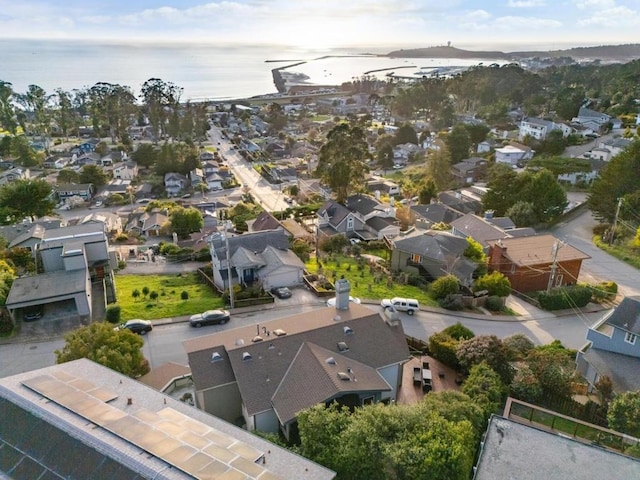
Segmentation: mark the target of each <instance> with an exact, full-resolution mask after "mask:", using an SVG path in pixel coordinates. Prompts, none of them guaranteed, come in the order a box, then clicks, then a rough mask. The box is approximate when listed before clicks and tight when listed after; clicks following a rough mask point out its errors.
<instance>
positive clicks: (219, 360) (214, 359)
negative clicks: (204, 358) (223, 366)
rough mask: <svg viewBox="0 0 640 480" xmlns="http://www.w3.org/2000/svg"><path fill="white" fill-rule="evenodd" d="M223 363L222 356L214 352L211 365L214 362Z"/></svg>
mask: <svg viewBox="0 0 640 480" xmlns="http://www.w3.org/2000/svg"><path fill="white" fill-rule="evenodd" d="M221 361H222V355H220V353H219V352H213V353H212V354H211V363H213V362H221Z"/></svg>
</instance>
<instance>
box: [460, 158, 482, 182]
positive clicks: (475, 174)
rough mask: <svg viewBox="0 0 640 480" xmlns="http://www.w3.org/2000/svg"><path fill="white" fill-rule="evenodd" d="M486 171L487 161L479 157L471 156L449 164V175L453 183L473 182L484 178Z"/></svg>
mask: <svg viewBox="0 0 640 480" xmlns="http://www.w3.org/2000/svg"><path fill="white" fill-rule="evenodd" d="M486 173H487V161H486V160H485V159H484V158H480V157H471V158H467V159H465V160H462V161H461V162H458V163H455V164H454V165H452V166H451V176H452V177H453V178H452V180H453V181H454V183H457V184H460V185H464V184H466V183H475V182H477V181H479V180H480V179H482V178H484V176H485V175H486Z"/></svg>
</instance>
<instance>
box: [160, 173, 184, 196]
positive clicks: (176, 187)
mask: <svg viewBox="0 0 640 480" xmlns="http://www.w3.org/2000/svg"><path fill="white" fill-rule="evenodd" d="M186 186H187V177H185V176H184V175H182V174H180V173H176V172H168V173H165V174H164V189H165V191H166V192H167V196H168V197H177V196H178V194H179V193H180V192H181V191H182V190H184V189H185V187H186Z"/></svg>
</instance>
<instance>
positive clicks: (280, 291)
mask: <svg viewBox="0 0 640 480" xmlns="http://www.w3.org/2000/svg"><path fill="white" fill-rule="evenodd" d="M271 293H273V294H274V295H275V296H276V297H278V298H291V295H293V294H292V293H291V290H289V289H288V288H287V287H274V288H272V289H271Z"/></svg>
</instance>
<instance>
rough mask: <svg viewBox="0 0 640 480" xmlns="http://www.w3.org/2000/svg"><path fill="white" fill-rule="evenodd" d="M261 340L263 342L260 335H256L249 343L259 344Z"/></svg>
mask: <svg viewBox="0 0 640 480" xmlns="http://www.w3.org/2000/svg"><path fill="white" fill-rule="evenodd" d="M262 340H263V338H262V337H261V336H260V335H256V336H255V337H253V338H252V339H251V341H252V342H253V343H258V342H261V341H262Z"/></svg>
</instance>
